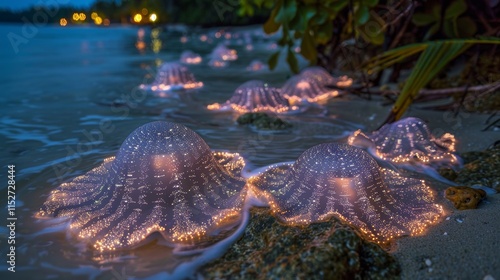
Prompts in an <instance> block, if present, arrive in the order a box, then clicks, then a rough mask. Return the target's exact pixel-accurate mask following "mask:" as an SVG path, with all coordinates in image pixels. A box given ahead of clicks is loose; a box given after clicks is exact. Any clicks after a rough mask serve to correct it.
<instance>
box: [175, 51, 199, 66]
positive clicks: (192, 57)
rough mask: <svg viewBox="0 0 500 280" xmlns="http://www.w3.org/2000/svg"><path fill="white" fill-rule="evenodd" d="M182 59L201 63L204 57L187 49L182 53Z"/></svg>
mask: <svg viewBox="0 0 500 280" xmlns="http://www.w3.org/2000/svg"><path fill="white" fill-rule="evenodd" d="M180 61H181V63H185V64H200V63H201V61H202V58H201V56H200V55H199V54H197V53H194V52H192V51H189V50H187V51H183V52H182V53H181V58H180Z"/></svg>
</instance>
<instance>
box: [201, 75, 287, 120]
mask: <svg viewBox="0 0 500 280" xmlns="http://www.w3.org/2000/svg"><path fill="white" fill-rule="evenodd" d="M207 108H208V109H209V110H219V111H227V110H234V111H237V112H240V113H247V112H274V113H284V112H287V111H289V110H294V109H295V108H294V107H290V106H289V104H288V101H287V100H286V99H284V98H283V97H282V96H281V94H280V93H279V92H278V90H277V89H276V88H272V87H268V85H267V84H265V83H264V82H262V81H258V80H253V81H248V82H246V83H244V84H242V85H241V86H239V87H238V88H237V89H236V90H235V91H234V94H233V96H232V97H231V98H230V99H229V100H228V101H226V102H225V103H223V104H219V103H215V104H211V105H208V106H207Z"/></svg>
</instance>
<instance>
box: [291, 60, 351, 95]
mask: <svg viewBox="0 0 500 280" xmlns="http://www.w3.org/2000/svg"><path fill="white" fill-rule="evenodd" d="M351 84H352V79H350V78H348V77H346V76H341V77H338V78H334V77H333V76H332V75H330V74H329V73H328V72H327V71H326V70H325V69H323V68H321V67H319V66H312V67H308V68H305V69H304V70H302V72H300V73H299V74H298V75H295V76H293V77H292V78H290V79H289V80H288V81H287V82H286V83H285V84H284V85H283V87H282V88H281V92H282V93H283V96H285V97H286V98H288V99H289V100H290V102H291V103H292V104H297V103H303V102H310V103H324V102H325V101H327V100H328V99H329V98H332V97H335V96H338V95H339V94H340V93H339V91H338V90H336V89H331V88H329V87H328V86H335V87H340V88H343V87H348V86H350V85H351Z"/></svg>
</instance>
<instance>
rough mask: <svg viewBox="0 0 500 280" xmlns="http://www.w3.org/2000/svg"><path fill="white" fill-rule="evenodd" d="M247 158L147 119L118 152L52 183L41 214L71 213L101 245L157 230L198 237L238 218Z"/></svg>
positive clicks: (75, 229) (83, 234)
mask: <svg viewBox="0 0 500 280" xmlns="http://www.w3.org/2000/svg"><path fill="white" fill-rule="evenodd" d="M244 164H245V163H244V160H243V159H242V158H241V157H240V156H239V155H238V154H230V153H221V152H212V151H211V150H210V148H209V147H208V146H207V144H206V143H205V142H204V141H203V139H202V138H201V137H200V136H198V134H196V133H195V132H193V131H192V130H190V129H188V128H186V127H185V126H182V125H179V124H175V123H169V122H160V121H158V122H152V123H148V124H145V125H143V126H141V127H139V128H138V129H136V130H135V131H134V132H132V133H131V134H130V135H129V136H128V137H127V139H126V140H125V141H124V142H123V144H122V145H121V147H120V150H119V151H118V153H117V155H116V157H113V158H109V159H106V160H105V161H104V163H103V164H102V165H101V166H99V167H97V168H95V169H93V170H91V171H89V172H88V173H86V174H85V175H83V176H79V177H76V178H75V179H73V180H71V181H70V182H67V183H63V184H62V185H60V186H59V187H57V188H56V189H55V190H53V191H52V192H51V193H50V195H49V197H48V199H47V201H46V202H45V203H44V204H43V206H42V207H41V209H40V211H39V213H38V214H37V216H38V217H67V218H69V221H70V225H69V231H70V232H71V233H72V234H73V235H75V236H76V237H77V239H79V240H81V241H83V242H85V243H88V244H90V245H91V246H92V247H94V248H95V249H97V250H100V251H113V250H117V249H124V248H132V247H136V246H138V245H140V244H141V243H142V242H143V241H144V240H145V239H146V238H147V237H148V236H149V235H150V234H151V233H153V232H159V233H160V234H161V235H163V237H164V238H165V240H166V241H167V242H169V243H170V244H172V245H178V244H196V243H197V242H198V241H200V240H202V239H203V238H205V237H208V236H209V235H211V234H212V233H213V232H216V231H218V230H220V229H221V228H222V227H224V228H227V227H229V226H234V225H235V224H236V223H238V221H239V219H240V213H241V210H242V207H243V203H244V199H245V196H246V183H245V179H243V178H242V177H241V170H242V169H243V167H244Z"/></svg>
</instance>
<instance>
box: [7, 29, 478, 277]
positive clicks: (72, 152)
mask: <svg viewBox="0 0 500 280" xmlns="http://www.w3.org/2000/svg"><path fill="white" fill-rule="evenodd" d="M254 30H257V29H250V28H242V29H238V32H237V33H238V34H240V35H241V34H243V33H244V32H251V34H254V33H255V32H254ZM8 32H15V33H18V34H21V26H15V25H13V26H6V25H4V26H0V34H7V33H8ZM200 34H202V33H192V34H189V35H188V39H189V40H188V42H187V43H185V44H184V43H181V41H180V34H172V33H167V32H163V31H158V30H153V31H151V30H148V29H140V28H136V27H110V28H94V27H66V28H61V27H55V26H47V27H40V28H38V33H37V34H36V35H35V36H34V37H33V38H31V39H29V40H28V42H27V43H26V44H21V45H20V46H19V52H18V53H17V54H15V53H14V52H13V50H12V48H11V46H10V44H8V43H7V44H2V46H1V48H2V49H1V50H2V51H1V52H0V56H1V59H2V61H3V65H4V67H2V68H1V70H0V71H1V75H0V84H1V86H2V90H1V91H0V104H2V105H3V108H2V113H1V114H0V142H1V143H3V149H1V150H0V158H1V159H2V166H3V169H2V170H4V171H3V172H4V174H6V173H7V167H6V166H7V165H12V164H13V165H15V166H16V167H15V170H16V176H17V177H16V182H17V188H16V206H17V208H16V217H17V219H18V220H17V224H16V260H17V263H16V271H17V272H16V276H17V277H20V278H28V277H35V276H37V275H38V276H39V275H46V278H61V277H69V276H71V277H77V278H96V279H109V278H111V277H114V278H117V279H123V278H127V277H148V276H154V275H159V276H161V275H163V274H158V273H164V272H165V271H171V270H172V269H173V268H174V267H175V266H177V265H178V264H179V263H180V262H181V261H184V260H186V259H190V258H189V257H186V258H184V259H183V258H178V257H175V258H174V257H172V251H171V250H170V249H169V248H167V247H164V246H160V245H148V246H145V247H142V248H140V249H136V250H131V251H127V252H120V253H113V254H100V253H96V252H93V251H89V250H85V249H83V248H81V247H79V246H76V244H74V243H73V240H72V239H71V238H69V239H68V238H67V236H66V234H65V233H64V231H63V230H60V226H59V228H58V227H57V226H56V225H54V226H47V225H46V224H45V223H46V221H43V222H41V221H37V220H36V219H35V218H34V217H33V215H34V213H35V212H36V211H37V210H38V209H39V207H40V205H41V204H42V203H43V202H44V200H45V199H46V197H47V195H48V193H49V191H50V190H52V189H53V188H55V187H56V186H58V185H59V184H60V183H61V182H64V181H66V180H68V179H71V178H73V177H75V176H77V175H80V174H83V173H85V172H86V171H88V170H90V169H91V168H93V167H96V166H97V165H99V164H100V163H101V162H102V160H103V159H104V158H106V157H109V156H113V155H115V154H116V152H117V150H118V148H119V147H120V145H121V143H122V142H123V141H124V140H125V138H126V137H127V135H128V134H129V133H130V132H132V131H133V130H134V129H136V128H137V127H139V126H140V125H142V124H144V123H147V122H150V121H154V120H168V121H174V122H178V123H181V124H184V125H186V126H188V127H189V128H191V129H193V130H194V131H196V132H197V133H199V134H200V135H201V136H202V138H203V139H204V140H205V141H206V142H207V143H208V145H209V146H210V147H211V148H212V149H219V150H228V151H231V152H239V153H240V154H241V155H242V156H243V157H244V158H245V159H247V160H248V162H249V164H250V165H251V166H253V167H255V168H257V167H261V166H265V165H269V164H272V163H277V162H284V161H293V160H295V159H296V158H297V157H298V156H299V155H300V154H301V153H302V152H303V151H304V150H306V149H307V148H310V147H312V146H314V145H315V144H319V143H323V142H329V141H337V140H340V141H343V140H344V139H345V137H346V136H347V134H348V133H349V132H352V131H354V130H356V129H359V128H362V129H365V128H367V129H373V128H375V127H376V126H377V124H379V123H380V120H381V119H383V117H384V115H385V112H387V110H388V107H381V106H380V105H379V104H378V103H377V104H375V103H370V102H366V101H364V100H360V99H352V98H346V97H343V98H338V99H335V100H332V101H331V102H329V103H328V105H327V106H326V109H324V110H323V109H313V110H310V111H309V112H306V113H304V114H301V115H290V116H285V117H284V119H286V120H288V121H290V122H291V123H293V124H294V127H293V128H292V129H290V130H286V131H281V132H258V131H255V130H253V129H251V128H249V127H240V126H237V125H236V123H235V119H236V118H237V115H236V114H233V113H214V112H210V111H208V110H206V109H205V108H206V105H207V104H211V103H214V102H224V101H225V100H227V99H228V98H229V97H230V96H231V94H232V92H233V90H234V89H236V87H238V86H239V85H240V84H242V83H243V82H246V81H248V80H252V79H262V80H264V81H267V82H269V83H270V84H271V85H274V86H281V85H282V84H283V83H284V81H285V80H286V78H287V77H289V76H290V73H289V72H288V69H287V67H286V66H285V65H284V58H283V57H282V58H281V60H282V61H281V62H280V65H279V66H278V69H277V70H276V71H274V72H269V71H267V70H264V71H261V72H250V71H247V70H246V67H247V66H248V65H249V64H250V63H251V61H252V60H254V59H260V60H262V61H265V60H266V59H267V57H268V55H269V54H270V53H272V52H273V51H274V50H272V40H269V39H266V38H257V37H255V36H254V40H253V50H250V51H249V50H247V49H246V46H245V44H243V43H242V42H241V40H239V39H232V40H231V41H230V42H229V47H232V48H234V49H236V50H237V51H238V55H239V59H238V60H237V61H234V62H229V66H228V67H227V68H222V69H212V68H210V67H209V66H208V65H207V62H208V60H209V58H208V55H209V53H210V52H211V51H212V49H213V48H214V47H215V46H216V45H217V43H218V42H221V41H222V39H216V38H214V37H213V32H212V33H207V34H208V37H209V38H211V40H212V41H213V42H212V43H208V42H201V41H200V40H199V35H200ZM186 49H190V50H192V51H194V52H197V53H200V54H201V55H202V57H203V59H204V61H203V63H202V64H200V65H189V66H188V67H189V69H190V70H191V71H192V72H193V73H194V75H195V77H196V78H197V79H198V80H200V81H203V82H204V84H205V85H204V87H203V88H201V89H199V90H196V91H193V92H189V93H185V94H181V95H180V97H179V98H160V97H156V96H154V95H152V94H149V95H143V94H142V93H141V91H139V90H138V89H137V86H139V85H140V84H142V83H148V82H151V81H152V80H153V78H154V74H155V69H156V67H157V66H158V65H160V64H161V63H163V62H166V61H175V60H178V58H179V56H180V54H181V52H182V51H183V50H186ZM301 65H302V66H304V65H306V64H305V62H304V61H301ZM113 104H114V105H115V106H114V105H113ZM125 104H126V106H122V105H125ZM116 105H118V106H116ZM441 119H443V117H441ZM465 121H469V122H472V119H471V118H470V117H468V118H465V119H464V122H465ZM435 127H436V126H435ZM437 127H438V128H439V127H442V128H444V129H446V128H448V127H449V126H447V125H446V124H444V122H443V121H441V126H437ZM2 178H5V181H6V180H7V179H6V177H4V176H3V174H2ZM5 181H4V182H5ZM0 190H1V191H2V192H7V188H6V184H1V185H0ZM2 197H5V196H3V195H2ZM3 203H4V202H2V205H3ZM6 212H7V210H5V211H2V213H0V218H1V219H2V220H3V221H5V220H6V214H7V213H6ZM7 234H8V231H7V228H6V227H5V226H1V227H0V236H1V237H2V238H1V239H0V253H1V254H2V255H3V256H5V255H6V254H7V244H6V241H5V240H6V239H5V238H4V237H7ZM6 269H7V266H6V264H5V262H1V263H0V275H4V273H6ZM9 276H11V275H9ZM2 278H3V276H2Z"/></svg>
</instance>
